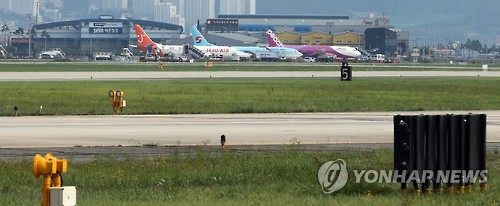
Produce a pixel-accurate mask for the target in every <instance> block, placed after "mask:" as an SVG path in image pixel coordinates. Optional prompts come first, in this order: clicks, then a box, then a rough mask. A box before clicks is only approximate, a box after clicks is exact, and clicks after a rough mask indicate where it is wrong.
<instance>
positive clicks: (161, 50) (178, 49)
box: [134, 24, 184, 57]
mask: <svg viewBox="0 0 500 206" xmlns="http://www.w3.org/2000/svg"><path fill="white" fill-rule="evenodd" d="M134 29H135V34H136V37H137V49H139V50H140V51H142V52H146V53H148V54H154V55H157V56H159V57H163V56H166V55H170V56H175V57H178V56H181V55H182V52H183V51H184V47H183V46H182V45H163V44H160V43H156V42H154V41H153V40H151V38H149V36H148V35H147V34H146V32H145V31H144V30H143V29H142V27H141V26H139V25H138V24H134Z"/></svg>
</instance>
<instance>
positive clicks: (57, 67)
mask: <svg viewBox="0 0 500 206" xmlns="http://www.w3.org/2000/svg"><path fill="white" fill-rule="evenodd" d="M164 65H165V66H164V70H165V71H339V69H340V63H338V62H335V63H328V64H326V63H297V62H241V63H236V62H215V63H214V67H212V68H205V67H204V63H203V62H195V63H164ZM351 66H353V70H354V71H391V70H397V71H429V70H431V71H464V70H469V71H472V70H475V71H479V70H481V65H467V66H459V65H449V64H351ZM450 67H453V68H450ZM495 67H496V68H495ZM489 68H490V69H498V65H490V66H489ZM159 70H160V67H159V64H158V63H118V62H91V63H82V62H79V63H75V62H69V63H68V62H59V63H54V62H46V61H45V62H19V63H10V62H9V63H7V62H4V63H1V64H0V72H92V71H159Z"/></svg>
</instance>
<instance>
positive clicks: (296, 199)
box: [0, 145, 500, 205]
mask: <svg viewBox="0 0 500 206" xmlns="http://www.w3.org/2000/svg"><path fill="white" fill-rule="evenodd" d="M339 158H341V159H344V160H345V161H346V163H347V169H348V171H349V180H348V183H347V185H346V186H345V187H344V188H342V189H341V190H339V191H337V192H334V193H333V194H330V195H327V194H324V193H323V192H322V190H321V187H320V185H319V183H318V180H317V172H318V169H319V167H320V166H321V165H322V164H323V163H325V162H327V161H330V160H336V159H339ZM67 159H68V162H69V163H68V165H69V166H68V172H67V173H66V174H63V180H64V184H65V185H66V186H77V187H78V192H77V194H78V195H77V196H78V205H236V204H237V205H499V204H500V191H499V187H498V184H499V181H498V175H500V166H499V165H500V155H499V154H498V151H490V152H488V155H487V164H488V165H487V168H488V176H489V178H488V183H489V187H490V188H489V190H488V191H487V192H481V191H479V188H478V185H476V186H475V187H474V192H472V193H466V194H458V193H454V194H448V193H446V192H445V193H438V194H432V195H428V194H422V195H414V194H413V192H412V191H409V193H407V194H402V193H401V191H400V190H399V187H400V186H399V184H396V183H373V184H369V183H366V182H363V181H362V183H355V177H354V175H353V172H352V171H353V170H361V169H374V170H391V169H392V167H393V166H392V159H393V156H392V152H391V151H387V150H377V151H337V152H327V151H325V152H324V153H304V152H298V151H295V150H294V145H290V147H289V148H288V149H284V150H283V151H277V152H273V153H266V152H255V151H254V152H244V153H240V152H233V151H231V150H226V151H221V152H219V153H213V152H211V153H210V152H207V151H205V150H203V148H200V149H199V151H198V152H196V153H194V154H190V155H187V156H185V155H184V156H183V155H179V153H178V152H177V151H173V153H171V154H165V155H162V156H158V157H153V158H148V159H134V158H126V159H122V158H119V157H117V156H106V157H100V158H98V159H95V160H92V161H90V162H78V161H73V160H72V158H71V157H68V158H67ZM31 167H32V159H27V160H17V161H9V162H2V161H0V180H1V184H0V197H1V198H0V205H37V204H39V203H40V202H41V192H40V190H39V188H40V187H41V184H42V181H41V178H40V179H35V178H34V176H33V173H32V171H31V170H32V169H31ZM369 190H371V191H372V194H373V196H368V191H369Z"/></svg>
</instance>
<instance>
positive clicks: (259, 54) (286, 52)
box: [191, 26, 302, 60]
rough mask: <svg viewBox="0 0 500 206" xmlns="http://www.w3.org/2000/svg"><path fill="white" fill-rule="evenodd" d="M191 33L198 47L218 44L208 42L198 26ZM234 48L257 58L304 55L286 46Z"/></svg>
mask: <svg viewBox="0 0 500 206" xmlns="http://www.w3.org/2000/svg"><path fill="white" fill-rule="evenodd" d="M191 33H192V35H193V42H194V45H195V46H196V47H202V46H203V47H207V48H213V47H216V45H214V44H211V43H210V42H208V41H207V40H206V39H205V37H204V36H203V35H202V34H201V33H200V31H199V30H198V29H197V28H196V26H192V27H191ZM231 47H232V48H236V49H239V50H240V51H243V52H245V53H247V54H249V55H250V53H251V54H255V56H256V58H260V59H264V58H277V59H281V58H285V59H290V60H294V59H296V58H298V57H301V56H302V53H300V52H299V51H297V50H295V49H291V48H286V47H257V46H231Z"/></svg>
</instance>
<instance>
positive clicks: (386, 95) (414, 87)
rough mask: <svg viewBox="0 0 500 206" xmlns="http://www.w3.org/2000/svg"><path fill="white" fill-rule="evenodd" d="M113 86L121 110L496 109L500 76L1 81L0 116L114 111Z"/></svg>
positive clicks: (108, 112)
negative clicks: (15, 111) (119, 97)
mask: <svg viewBox="0 0 500 206" xmlns="http://www.w3.org/2000/svg"><path fill="white" fill-rule="evenodd" d="M111 89H113V90H117V89H119V90H121V91H124V92H125V97H124V99H125V100H127V107H126V108H125V109H124V112H123V114H199V113H275V112H278V113H282V112H284V113H288V112H364V111H423V110H498V109H500V104H499V102H500V93H499V92H500V78H482V77H474V78H356V79H354V81H352V82H341V81H339V80H338V79H329V78H314V79H313V78H309V79H305V78H304V79H300V78H297V79H238V80H234V79H204V80H168V81H161V80H155V81H90V80H89V81H65V82H0V115H2V116H9V115H13V108H14V106H17V107H18V108H19V113H20V115H100V114H113V110H112V106H111V99H110V98H109V97H108V91H109V90H111ZM40 106H42V107H43V109H42V111H41V112H40Z"/></svg>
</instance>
